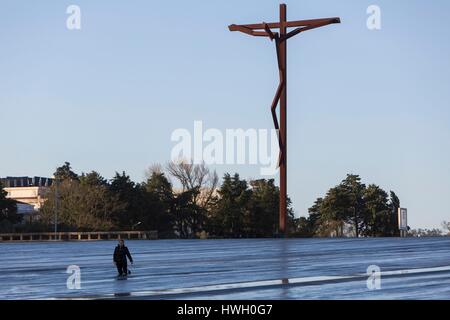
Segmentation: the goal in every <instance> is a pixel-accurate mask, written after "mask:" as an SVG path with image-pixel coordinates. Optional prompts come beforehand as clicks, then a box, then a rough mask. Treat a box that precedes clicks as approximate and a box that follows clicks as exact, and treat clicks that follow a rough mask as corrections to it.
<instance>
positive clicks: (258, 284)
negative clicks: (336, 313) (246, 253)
mask: <svg viewBox="0 0 450 320" xmlns="http://www.w3.org/2000/svg"><path fill="white" fill-rule="evenodd" d="M445 271H450V266H441V267H431V268H417V269H403V270H391V271H382V272H380V276H381V277H383V276H384V277H392V276H404V275H415V274H423V273H435V272H445ZM367 277H368V274H367V273H359V274H355V275H347V276H311V277H301V278H284V279H277V280H261V281H250V282H238V283H227V284H217V285H207V286H201V287H190V288H174V289H162V290H145V291H136V292H122V293H121V292H118V293H110V294H102V295H98V296H92V297H88V296H85V297H73V298H72V297H66V298H51V299H49V300H58V299H62V300H102V299H115V298H122V297H123V298H125V297H131V298H133V297H154V296H170V295H181V294H195V293H205V292H215V291H226V290H233V289H251V288H265V287H274V286H283V285H298V284H318V283H329V282H338V281H339V282H340V281H345V280H350V281H356V280H362V279H367Z"/></svg>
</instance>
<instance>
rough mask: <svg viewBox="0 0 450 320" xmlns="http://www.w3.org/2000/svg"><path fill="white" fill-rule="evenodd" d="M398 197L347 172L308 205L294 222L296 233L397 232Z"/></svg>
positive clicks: (381, 234)
mask: <svg viewBox="0 0 450 320" xmlns="http://www.w3.org/2000/svg"><path fill="white" fill-rule="evenodd" d="M399 207H400V199H399V198H398V196H397V195H396V194H395V192H393V191H390V192H389V194H388V193H387V192H386V191H384V190H383V189H381V188H380V187H379V186H377V185H375V184H370V185H368V186H366V185H365V184H363V183H362V182H361V178H360V177H359V176H358V175H354V174H348V175H347V177H346V178H345V179H344V180H342V182H341V183H340V184H339V185H337V186H335V187H333V188H331V189H329V190H328V192H327V193H326V195H325V196H324V197H320V198H318V199H317V200H316V201H315V202H314V204H313V206H311V207H310V208H309V209H308V213H309V216H308V217H307V218H305V217H301V218H299V219H298V221H297V223H296V227H297V230H296V233H297V234H298V235H299V236H330V235H333V236H343V235H351V236H355V237H359V236H365V237H380V236H384V237H389V236H399V230H398V218H397V210H398V208H399Z"/></svg>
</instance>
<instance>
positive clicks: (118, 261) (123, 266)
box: [113, 239, 133, 277]
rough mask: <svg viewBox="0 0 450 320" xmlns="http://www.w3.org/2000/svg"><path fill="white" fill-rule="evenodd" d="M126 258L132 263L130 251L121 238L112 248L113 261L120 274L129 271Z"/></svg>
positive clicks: (125, 273)
mask: <svg viewBox="0 0 450 320" xmlns="http://www.w3.org/2000/svg"><path fill="white" fill-rule="evenodd" d="M127 258H128V259H129V260H130V263H131V264H133V258H132V257H131V254H130V251H129V250H128V248H127V247H126V246H125V241H123V240H122V239H120V240H119V244H118V245H117V247H116V248H115V249H114V255H113V261H114V264H115V265H116V267H117V272H118V273H119V277H120V276H127V275H128V274H129V273H131V272H130V271H129V270H128V267H127Z"/></svg>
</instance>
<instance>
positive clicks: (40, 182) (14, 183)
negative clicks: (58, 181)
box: [0, 177, 53, 188]
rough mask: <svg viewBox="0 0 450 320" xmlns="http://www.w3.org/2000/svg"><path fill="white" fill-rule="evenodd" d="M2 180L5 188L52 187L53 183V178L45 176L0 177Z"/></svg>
mask: <svg viewBox="0 0 450 320" xmlns="http://www.w3.org/2000/svg"><path fill="white" fill-rule="evenodd" d="M0 182H1V184H2V186H3V187H4V188H17V187H50V186H51V185H52V184H53V179H52V178H43V177H6V178H0Z"/></svg>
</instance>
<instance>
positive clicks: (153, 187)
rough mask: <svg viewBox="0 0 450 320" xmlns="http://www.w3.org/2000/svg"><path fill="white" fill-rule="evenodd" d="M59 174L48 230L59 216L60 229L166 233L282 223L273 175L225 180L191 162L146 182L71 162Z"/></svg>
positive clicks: (222, 232)
mask: <svg viewBox="0 0 450 320" xmlns="http://www.w3.org/2000/svg"><path fill="white" fill-rule="evenodd" d="M54 176H55V182H54V183H53V185H52V186H51V188H50V190H49V192H48V195H47V201H46V202H45V204H44V206H43V208H42V209H41V219H40V225H41V226H42V227H43V228H47V229H49V228H50V229H51V226H52V225H53V224H54V222H55V217H57V218H56V219H57V224H58V230H60V231H74V230H76V231H92V230H96V231H109V230H157V231H158V234H159V237H161V238H173V237H176V238H195V237H208V236H214V237H234V238H236V237H237V238H239V237H271V236H273V235H274V234H275V233H276V232H277V229H278V203H279V189H278V187H276V186H275V184H274V180H273V179H269V180H266V179H260V180H253V181H250V182H247V181H246V180H245V179H241V178H240V176H239V174H237V173H236V174H234V175H231V174H228V173H227V174H225V175H224V176H223V179H222V183H221V184H220V185H219V178H218V176H217V173H216V172H215V171H211V170H210V169H209V168H208V167H206V166H205V165H204V164H192V163H189V162H178V163H174V162H171V163H169V164H168V165H167V166H166V167H165V168H162V167H161V166H159V165H157V166H153V167H152V168H150V169H149V171H148V173H147V179H146V180H145V181H144V182H142V183H135V182H133V181H132V180H131V179H130V176H129V175H127V174H126V173H125V172H122V173H116V174H115V176H114V177H113V178H112V179H111V180H107V179H105V178H104V177H102V176H101V175H100V174H99V173H98V172H96V171H92V172H90V173H82V174H80V175H78V174H77V173H75V172H73V170H72V168H71V166H70V163H68V162H66V163H65V164H64V165H63V166H61V167H59V168H57V170H56V172H55V174H54ZM172 181H174V182H176V183H177V185H179V188H175V187H174V183H173V182H172ZM289 223H290V224H291V226H293V225H294V215H293V210H292V208H291V206H289ZM50 229H49V230H50Z"/></svg>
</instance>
